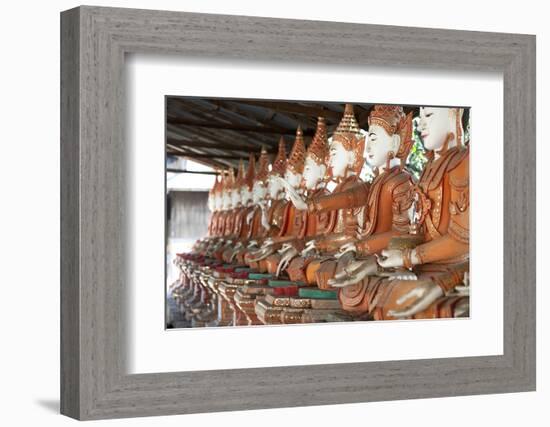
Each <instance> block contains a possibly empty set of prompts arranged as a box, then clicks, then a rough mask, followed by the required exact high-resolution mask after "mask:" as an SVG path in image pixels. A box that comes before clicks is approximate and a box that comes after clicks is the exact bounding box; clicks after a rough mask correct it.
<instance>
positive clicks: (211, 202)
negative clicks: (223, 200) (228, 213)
mask: <svg viewBox="0 0 550 427" xmlns="http://www.w3.org/2000/svg"><path fill="white" fill-rule="evenodd" d="M214 209H216V208H215V202H214V194H213V193H208V210H210V212H214Z"/></svg>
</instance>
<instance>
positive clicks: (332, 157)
mask: <svg viewBox="0 0 550 427" xmlns="http://www.w3.org/2000/svg"><path fill="white" fill-rule="evenodd" d="M353 160H354V154H353V152H351V151H348V150H346V149H345V148H344V146H343V145H342V144H341V143H339V142H335V141H334V140H333V141H332V143H331V144H330V150H329V166H330V169H331V173H332V177H333V178H343V177H345V176H346V172H347V168H348V166H351V165H352V164H353Z"/></svg>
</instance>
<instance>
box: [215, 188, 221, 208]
mask: <svg viewBox="0 0 550 427" xmlns="http://www.w3.org/2000/svg"><path fill="white" fill-rule="evenodd" d="M221 208H222V196H221V194H220V193H219V192H216V194H214V210H216V211H219V210H220V209H221Z"/></svg>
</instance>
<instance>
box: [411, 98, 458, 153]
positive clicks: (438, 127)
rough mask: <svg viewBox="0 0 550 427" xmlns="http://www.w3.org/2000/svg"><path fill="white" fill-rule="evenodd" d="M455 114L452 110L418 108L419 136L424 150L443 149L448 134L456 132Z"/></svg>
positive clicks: (454, 110)
mask: <svg viewBox="0 0 550 427" xmlns="http://www.w3.org/2000/svg"><path fill="white" fill-rule="evenodd" d="M456 114H457V111H456V109H454V108H445V107H420V121H419V128H420V136H421V138H422V142H423V143H424V148H426V150H438V149H440V148H441V147H443V144H444V143H445V140H446V139H447V135H448V134H449V132H455V131H456ZM455 136H456V135H455Z"/></svg>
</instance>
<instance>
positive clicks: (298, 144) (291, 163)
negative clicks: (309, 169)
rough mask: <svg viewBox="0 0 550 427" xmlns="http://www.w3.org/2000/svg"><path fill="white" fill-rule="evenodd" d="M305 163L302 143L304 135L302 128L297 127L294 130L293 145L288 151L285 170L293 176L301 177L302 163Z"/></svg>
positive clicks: (304, 149)
mask: <svg viewBox="0 0 550 427" xmlns="http://www.w3.org/2000/svg"><path fill="white" fill-rule="evenodd" d="M305 161H306V144H305V141H304V133H303V132H302V128H301V127H300V126H298V129H296V138H295V139H294V145H293V146H292V150H291V151H290V156H289V158H288V164H287V168H288V169H290V170H291V171H292V172H294V173H295V174H298V175H301V174H302V173H303V172H304V163H305Z"/></svg>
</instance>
